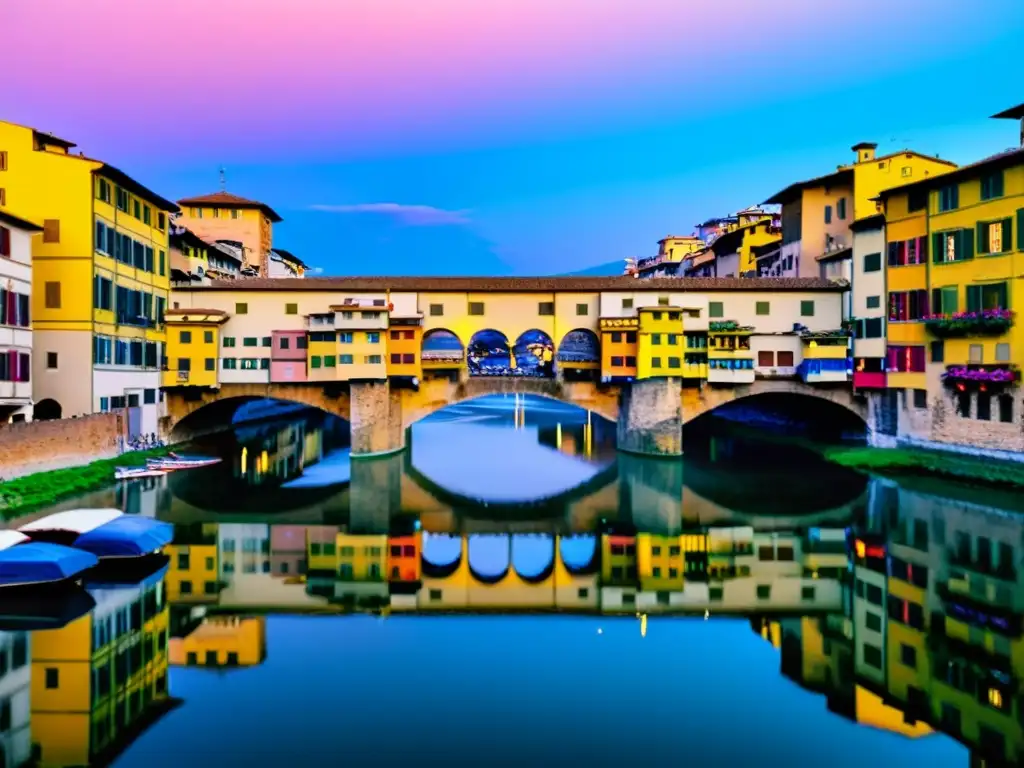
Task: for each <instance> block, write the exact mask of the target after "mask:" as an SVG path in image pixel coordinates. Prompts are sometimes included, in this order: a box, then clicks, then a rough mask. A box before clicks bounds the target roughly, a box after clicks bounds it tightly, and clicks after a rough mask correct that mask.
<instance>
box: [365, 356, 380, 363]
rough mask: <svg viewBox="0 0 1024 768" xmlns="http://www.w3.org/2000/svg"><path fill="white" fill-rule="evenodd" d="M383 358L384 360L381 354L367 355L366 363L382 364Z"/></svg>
mask: <svg viewBox="0 0 1024 768" xmlns="http://www.w3.org/2000/svg"><path fill="white" fill-rule="evenodd" d="M381 360H382V358H381V356H380V355H367V356H366V363H367V364H368V365H380V363H381Z"/></svg>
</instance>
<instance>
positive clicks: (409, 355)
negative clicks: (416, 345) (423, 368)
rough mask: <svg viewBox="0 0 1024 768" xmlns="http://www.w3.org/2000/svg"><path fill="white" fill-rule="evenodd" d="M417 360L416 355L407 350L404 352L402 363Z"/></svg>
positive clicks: (410, 363)
mask: <svg viewBox="0 0 1024 768" xmlns="http://www.w3.org/2000/svg"><path fill="white" fill-rule="evenodd" d="M415 362H416V355H415V354H414V353H412V352H405V353H403V354H402V364H403V365H412V364H413V363H415Z"/></svg>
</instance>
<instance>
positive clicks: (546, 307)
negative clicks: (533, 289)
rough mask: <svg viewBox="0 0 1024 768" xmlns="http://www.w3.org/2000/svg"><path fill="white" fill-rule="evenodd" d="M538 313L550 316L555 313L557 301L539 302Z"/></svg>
mask: <svg viewBox="0 0 1024 768" xmlns="http://www.w3.org/2000/svg"><path fill="white" fill-rule="evenodd" d="M537 314H538V315H543V316H550V315H553V314H555V303H554V302H553V301H542V302H539V303H538V304H537Z"/></svg>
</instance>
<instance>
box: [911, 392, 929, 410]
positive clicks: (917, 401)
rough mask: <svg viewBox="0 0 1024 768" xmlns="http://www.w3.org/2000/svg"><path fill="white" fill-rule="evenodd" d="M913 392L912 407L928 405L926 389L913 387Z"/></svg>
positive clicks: (921, 407)
mask: <svg viewBox="0 0 1024 768" xmlns="http://www.w3.org/2000/svg"><path fill="white" fill-rule="evenodd" d="M913 392H914V407H915V408H918V409H924V408H927V407H928V390H926V389H915V390H913Z"/></svg>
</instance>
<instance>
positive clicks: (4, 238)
mask: <svg viewBox="0 0 1024 768" xmlns="http://www.w3.org/2000/svg"><path fill="white" fill-rule="evenodd" d="M1021 213H1024V210H1021ZM10 255H11V230H9V229H8V228H7V227H0V256H10Z"/></svg>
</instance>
